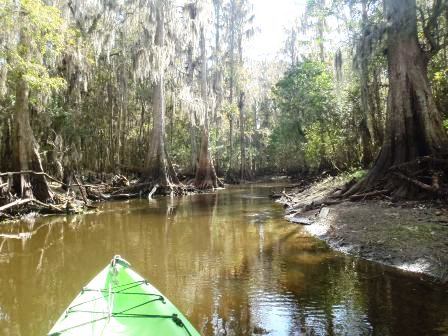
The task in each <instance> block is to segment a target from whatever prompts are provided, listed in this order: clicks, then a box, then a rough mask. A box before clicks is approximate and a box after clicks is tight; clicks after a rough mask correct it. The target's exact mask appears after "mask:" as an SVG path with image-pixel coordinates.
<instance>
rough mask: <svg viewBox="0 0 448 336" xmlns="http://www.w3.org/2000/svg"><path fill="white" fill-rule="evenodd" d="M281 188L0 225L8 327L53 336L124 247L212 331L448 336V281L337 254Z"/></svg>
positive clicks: (1, 296)
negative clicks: (278, 192)
mask: <svg viewBox="0 0 448 336" xmlns="http://www.w3.org/2000/svg"><path fill="white" fill-rule="evenodd" d="M273 189H275V187H274V186H273V185H262V184H256V185H249V186H245V187H241V188H236V187H235V188H229V189H227V190H221V191H219V192H218V193H216V194H202V195H193V196H186V197H183V198H160V199H156V200H152V201H148V200H132V201H129V202H111V203H105V204H102V205H101V206H100V209H101V211H100V212H98V213H93V214H85V215H77V216H68V217H56V216H54V217H45V218H29V219H27V220H25V221H22V222H20V223H19V224H17V223H16V224H14V225H11V224H3V225H0V335H1V336H9V335H12V336H16V335H17V336H34V335H46V333H47V332H48V330H49V329H50V327H51V326H52V324H53V323H54V322H55V321H56V319H57V318H58V317H59V315H60V314H61V313H62V312H63V310H64V309H65V308H66V307H67V306H68V304H69V303H70V302H71V300H72V299H73V298H74V297H75V296H76V294H77V293H78V292H79V291H80V289H81V288H82V287H83V286H84V285H85V284H86V283H87V282H88V281H90V279H91V278H93V277H94V276H95V275H96V274H97V273H98V272H99V271H100V270H101V269H102V268H103V267H104V266H105V265H106V263H108V262H109V260H110V259H111V258H112V256H113V255H115V254H120V255H121V256H122V257H124V258H125V259H127V260H128V261H129V262H130V263H131V264H132V265H133V268H134V269H135V270H136V271H137V272H138V273H140V274H141V275H142V276H143V277H145V278H147V279H148V280H149V281H150V282H151V283H152V284H153V285H154V286H156V287H157V288H158V289H159V290H160V291H161V292H162V293H164V294H165V295H166V296H167V297H168V298H169V299H170V300H171V301H172V302H173V303H174V304H175V305H177V307H178V308H179V309H180V310H181V311H183V312H184V314H185V315H186V316H187V317H188V318H189V319H190V321H191V322H192V323H193V324H194V325H195V326H196V328H197V329H198V331H199V332H201V334H202V335H229V336H230V335H381V336H388V335H406V336H409V335H448V288H447V287H446V286H445V287H443V286H438V285H436V284H434V283H431V282H430V281H428V280H423V279H420V277H419V276H416V275H412V274H409V273H404V272H401V271H396V270H393V269H391V268H388V267H384V266H380V265H378V264H375V263H372V262H366V261H361V260H359V259H357V258H352V257H348V256H345V255H341V254H339V253H336V252H332V251H331V250H329V249H328V248H327V247H326V245H325V244H323V243H321V242H319V241H318V240H316V239H314V238H312V237H310V236H309V235H307V234H306V233H305V232H304V231H303V230H302V228H301V227H300V226H297V225H295V224H290V223H288V222H286V221H285V220H283V209H282V207H281V206H279V205H277V204H274V203H273V202H272V200H270V199H269V198H268V197H267V195H268V194H269V193H270V191H272V190H273ZM366 220H368V219H366ZM163 336H165V335H163ZM167 336H169V335H167Z"/></svg>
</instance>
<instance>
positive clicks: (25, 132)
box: [11, 75, 53, 202]
mask: <svg viewBox="0 0 448 336" xmlns="http://www.w3.org/2000/svg"><path fill="white" fill-rule="evenodd" d="M21 76H22V75H21ZM21 76H20V77H19V78H18V79H17V84H16V103H15V111H14V123H13V130H12V153H13V156H12V165H11V168H12V170H16V171H23V170H33V171H35V172H43V168H42V163H41V160H40V155H39V148H38V145H37V142H36V140H35V138H34V134H33V130H32V128H31V124H30V112H29V107H28V104H29V88H28V84H27V83H26V81H25V80H24V79H23V78H22V77H21ZM13 188H14V190H15V192H16V193H17V194H18V195H19V196H20V197H21V198H34V197H35V198H37V199H38V200H39V201H42V202H48V201H50V200H51V199H52V198H53V194H52V192H51V190H50V187H49V186H48V183H47V180H46V179H45V176H43V175H33V176H30V175H28V174H23V175H22V174H21V175H18V176H14V179H13Z"/></svg>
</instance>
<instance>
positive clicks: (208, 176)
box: [194, 27, 222, 189]
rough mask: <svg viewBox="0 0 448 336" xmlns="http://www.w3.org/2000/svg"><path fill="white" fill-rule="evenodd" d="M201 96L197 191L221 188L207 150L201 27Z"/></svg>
mask: <svg viewBox="0 0 448 336" xmlns="http://www.w3.org/2000/svg"><path fill="white" fill-rule="evenodd" d="M200 43H201V58H202V69H201V95H202V100H203V103H204V108H205V111H204V113H205V118H204V125H203V126H202V129H201V131H202V132H201V133H202V135H201V149H200V152H199V162H198V166H197V169H196V176H195V179H194V186H195V187H196V188H198V189H211V188H217V187H219V186H222V185H221V184H220V182H219V180H218V177H217V176H216V171H215V167H214V166H213V161H212V158H211V155H210V148H209V140H208V138H209V128H208V104H207V55H206V52H205V36H204V27H201V40H200Z"/></svg>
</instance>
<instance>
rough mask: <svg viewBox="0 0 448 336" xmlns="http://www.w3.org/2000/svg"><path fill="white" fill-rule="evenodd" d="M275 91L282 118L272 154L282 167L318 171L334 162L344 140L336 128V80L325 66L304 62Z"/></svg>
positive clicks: (275, 135) (272, 137)
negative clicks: (327, 162)
mask: <svg viewBox="0 0 448 336" xmlns="http://www.w3.org/2000/svg"><path fill="white" fill-rule="evenodd" d="M273 91H274V101H275V103H276V106H277V108H278V110H279V112H280V116H279V123H278V125H277V127H276V128H275V129H274V131H273V133H272V135H271V150H270V153H271V156H273V157H275V162H276V163H278V165H279V167H280V166H282V167H288V168H289V169H293V168H294V167H296V168H303V167H307V166H311V167H314V168H315V167H318V166H320V164H321V163H323V162H325V161H334V159H335V158H336V157H337V156H338V153H339V151H338V150H339V149H340V147H341V146H342V144H343V138H344V137H343V133H342V130H341V129H340V128H338V127H337V124H338V123H337V122H336V121H337V119H338V116H337V112H338V111H337V104H336V100H335V97H334V93H333V92H334V87H333V77H332V74H331V72H330V71H329V70H328V69H327V67H326V65H325V64H322V63H320V62H313V61H304V62H301V63H299V64H298V65H297V66H296V67H294V68H292V69H291V70H289V71H288V72H287V73H286V74H285V76H284V77H283V78H282V79H281V80H280V81H279V82H278V83H277V84H276V85H275V87H274V89H273Z"/></svg>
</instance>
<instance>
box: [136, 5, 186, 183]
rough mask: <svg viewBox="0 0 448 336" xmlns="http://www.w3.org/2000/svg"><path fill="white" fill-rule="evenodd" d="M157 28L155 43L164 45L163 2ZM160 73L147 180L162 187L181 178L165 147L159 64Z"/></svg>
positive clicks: (157, 83)
mask: <svg viewBox="0 0 448 336" xmlns="http://www.w3.org/2000/svg"><path fill="white" fill-rule="evenodd" d="M156 17H157V28H156V35H155V44H156V45H157V46H158V47H163V45H164V42H165V27H164V24H165V22H164V8H163V4H161V3H159V4H158V6H157V13H156ZM159 69H160V70H159V71H160V73H159V75H158V78H157V81H156V83H155V85H154V91H153V111H154V122H153V127H152V132H151V133H152V135H151V143H150V147H149V151H148V155H147V156H146V163H145V176H144V179H145V180H146V181H152V182H154V183H158V184H160V185H161V186H162V187H171V186H172V185H173V184H179V180H178V178H177V176H176V173H175V171H174V169H173V166H172V164H171V161H170V160H169V158H168V155H167V153H166V147H165V80H164V69H161V68H160V66H159Z"/></svg>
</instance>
